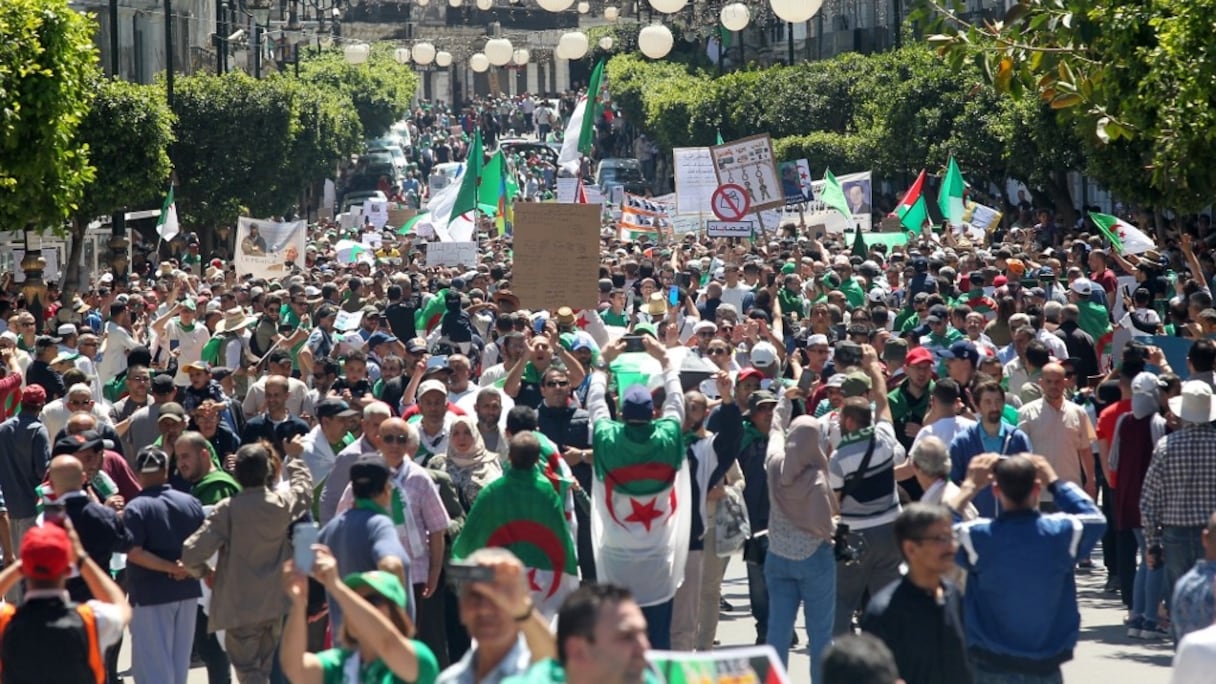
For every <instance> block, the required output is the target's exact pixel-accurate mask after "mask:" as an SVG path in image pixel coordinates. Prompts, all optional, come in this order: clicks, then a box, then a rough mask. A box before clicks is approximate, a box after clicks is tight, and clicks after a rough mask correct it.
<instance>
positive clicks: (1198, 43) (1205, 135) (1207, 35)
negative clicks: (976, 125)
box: [914, 0, 1216, 211]
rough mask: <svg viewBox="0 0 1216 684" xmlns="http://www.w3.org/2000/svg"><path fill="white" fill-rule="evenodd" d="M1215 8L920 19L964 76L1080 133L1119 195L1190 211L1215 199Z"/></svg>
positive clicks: (1027, 8) (1032, 10)
mask: <svg viewBox="0 0 1216 684" xmlns="http://www.w3.org/2000/svg"><path fill="white" fill-rule="evenodd" d="M1214 11H1216V0H1187V1H1186V2H1143V0H1020V2H1018V3H1017V4H1015V5H1014V6H1013V7H1012V8H1011V9H1010V10H1009V11H1008V12H1007V13H1006V15H1005V16H1004V19H1003V20H1002V21H987V22H983V23H977V22H972V21H967V20H966V19H964V18H963V17H962V15H961V14H959V13H958V12H956V11H955V10H954V9H953V8H952V7H948V6H946V4H945V2H944V1H939V0H923V3H922V7H921V8H920V9H919V10H918V11H917V13H916V14H915V15H914V19H915V20H917V21H920V22H921V23H922V25H923V26H925V27H926V28H927V30H928V31H930V32H934V31H935V32H936V33H934V34H933V35H931V36H929V38H928V41H929V42H930V43H931V44H933V45H936V46H938V47H939V49H940V51H941V52H942V54H943V55H945V57H946V58H947V59H948V60H949V61H950V63H951V64H952V65H954V66H955V67H959V68H961V67H962V66H963V65H964V64H967V63H976V64H979V65H980V71H981V74H982V75H983V77H984V78H985V79H986V80H987V81H988V82H990V83H991V84H993V85H994V86H995V87H996V88H997V90H998V91H1000V92H1001V93H1007V94H1009V95H1012V96H1014V97H1031V98H1034V99H1039V100H1041V101H1043V102H1045V103H1047V104H1048V105H1049V106H1050V107H1051V108H1053V109H1056V110H1059V111H1061V112H1063V113H1064V114H1065V116H1066V117H1067V118H1068V119H1070V120H1071V121H1072V122H1074V123H1076V124H1077V125H1079V126H1081V127H1082V129H1081V136H1082V139H1083V141H1084V142H1085V145H1086V148H1087V151H1088V152H1089V154H1090V155H1091V156H1092V158H1093V159H1094V160H1095V161H1094V163H1093V164H1091V170H1092V171H1094V172H1095V175H1096V176H1097V177H1098V179H1099V180H1100V181H1102V182H1103V183H1104V184H1105V185H1107V186H1108V187H1111V189H1112V190H1115V191H1116V192H1119V194H1120V195H1122V196H1124V197H1126V198H1128V199H1131V200H1133V201H1138V202H1146V203H1153V204H1155V205H1157V206H1161V205H1165V206H1167V207H1170V208H1173V209H1176V210H1181V211H1189V210H1192V209H1196V208H1199V207H1201V206H1203V205H1205V204H1206V203H1208V202H1209V201H1210V200H1211V197H1212V195H1213V194H1214V193H1216V167H1213V166H1212V165H1211V164H1210V163H1209V161H1208V160H1209V159H1211V158H1212V155H1213V153H1216V138H1214V137H1213V136H1212V135H1211V134H1210V131H1211V130H1212V128H1213V126H1214V125H1216V54H1213V53H1212V51H1211V50H1210V49H1208V45H1209V43H1210V39H1211V17H1212V16H1213V12H1214Z"/></svg>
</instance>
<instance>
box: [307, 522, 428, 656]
mask: <svg viewBox="0 0 1216 684" xmlns="http://www.w3.org/2000/svg"><path fill="white" fill-rule="evenodd" d="M317 542H318V543H320V544H324V545H325V546H328V547H329V550H330V551H331V552H332V553H333V554H334V560H336V561H338V568H340V569H341V571H342V576H343V577H345V576H347V575H350V574H351V573H355V572H367V571H369V570H377V569H379V567H378V564H379V562H380V560H381V559H383V558H387V557H390V556H394V557H396V558H400V559H401V563H402V565H404V566H405V576H406V577H409V576H410V557H409V555H408V554H406V552H405V547H404V546H402V545H401V539H400V537H398V536H397V528H396V527H395V526H394V525H393V520H392V518H389V517H388V516H387V515H384V514H383V513H377V512H376V511H371V510H367V509H363V508H352V509H350V510H348V511H344V512H343V513H342V514H341V515H339V516H338V517H336V518H334V519H333V520H330V521H329V522H328V523H326V524H325V527H322V528H321V533H320V535H318V537H317ZM407 590H408V587H407ZM408 604H409V614H410V618H413V617H414V602H413V601H412V600H410V601H408ZM329 614H330V617H329V622H330V625H331V626H332V627H333V629H334V633H335V634H337V633H338V628H339V627H340V626H341V624H342V609H341V608H339V607H338V603H337V601H334V600H333V599H330V600H329Z"/></svg>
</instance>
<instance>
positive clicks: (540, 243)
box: [511, 202, 600, 311]
mask: <svg viewBox="0 0 1216 684" xmlns="http://www.w3.org/2000/svg"><path fill="white" fill-rule="evenodd" d="M515 220H516V225H518V226H522V228H520V229H517V230H516V231H515V263H514V267H513V268H512V271H513V272H514V274H515V276H514V278H512V283H511V285H512V287H511V290H512V292H514V294H515V295H516V296H517V297H519V300H520V302H521V303H522V305H523V306H524V307H526V308H528V309H533V310H540V309H547V310H549V311H553V310H556V309H557V308H558V307H561V306H569V307H572V308H575V309H585V308H589V307H594V306H596V305H597V304H599V288H598V286H597V285H596V282H597V280H596V279H597V277H598V276H597V274H598V272H599V263H600V208H599V207H598V206H596V205H592V204H553V203H541V204H537V203H529V202H525V203H521V204H518V205H516V207H515Z"/></svg>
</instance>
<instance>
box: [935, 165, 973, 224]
mask: <svg viewBox="0 0 1216 684" xmlns="http://www.w3.org/2000/svg"><path fill="white" fill-rule="evenodd" d="M966 189H967V183H966V182H964V181H963V173H962V171H959V170H958V162H956V161H954V157H950V164H949V166H947V167H946V177H945V178H943V179H942V187H941V189H940V190H938V192H937V208H938V209H941V210H942V216H944V217H946V219H947V220H949V221H950V225H952V226H961V225H963V213H964V211H965V210H966V207H965V205H964V204H963V193H964V192H965V191H966Z"/></svg>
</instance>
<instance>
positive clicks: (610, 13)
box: [604, 7, 621, 21]
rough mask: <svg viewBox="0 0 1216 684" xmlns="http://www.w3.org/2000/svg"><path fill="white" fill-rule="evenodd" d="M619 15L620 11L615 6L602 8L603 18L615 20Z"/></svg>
mask: <svg viewBox="0 0 1216 684" xmlns="http://www.w3.org/2000/svg"><path fill="white" fill-rule="evenodd" d="M619 16H621V11H620V10H619V9H617V8H615V7H605V8H604V20H605V21H616V19H617V17H619Z"/></svg>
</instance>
